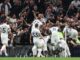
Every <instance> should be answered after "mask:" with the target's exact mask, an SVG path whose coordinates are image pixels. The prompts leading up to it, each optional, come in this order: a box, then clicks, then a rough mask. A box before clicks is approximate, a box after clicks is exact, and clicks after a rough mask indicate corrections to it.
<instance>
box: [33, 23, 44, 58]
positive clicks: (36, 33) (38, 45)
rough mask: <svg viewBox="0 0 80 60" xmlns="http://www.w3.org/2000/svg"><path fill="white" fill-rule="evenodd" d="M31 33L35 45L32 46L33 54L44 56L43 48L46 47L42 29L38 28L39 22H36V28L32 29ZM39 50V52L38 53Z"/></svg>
mask: <svg viewBox="0 0 80 60" xmlns="http://www.w3.org/2000/svg"><path fill="white" fill-rule="evenodd" d="M31 35H32V37H33V43H34V46H33V48H32V52H33V56H36V55H37V57H43V55H42V53H41V52H42V49H43V47H44V39H43V36H42V35H41V32H40V30H39V29H38V24H35V28H34V29H33V30H32V31H31ZM37 51H38V53H37Z"/></svg>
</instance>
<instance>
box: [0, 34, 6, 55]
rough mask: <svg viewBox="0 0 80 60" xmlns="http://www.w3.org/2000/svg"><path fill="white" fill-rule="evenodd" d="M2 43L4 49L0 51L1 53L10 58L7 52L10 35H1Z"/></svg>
mask: <svg viewBox="0 0 80 60" xmlns="http://www.w3.org/2000/svg"><path fill="white" fill-rule="evenodd" d="M1 42H2V44H3V45H2V47H1V49H0V52H1V53H2V52H3V53H4V54H5V56H8V54H7V51H6V47H7V45H8V35H1Z"/></svg>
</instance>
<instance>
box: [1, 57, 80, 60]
mask: <svg viewBox="0 0 80 60" xmlns="http://www.w3.org/2000/svg"><path fill="white" fill-rule="evenodd" d="M0 60H80V58H79V57H78V58H76V57H74V58H54V57H45V58H37V57H26V58H23V57H21V58H19V57H0Z"/></svg>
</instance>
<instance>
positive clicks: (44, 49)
mask: <svg viewBox="0 0 80 60" xmlns="http://www.w3.org/2000/svg"><path fill="white" fill-rule="evenodd" d="M44 40H45V41H44V47H43V54H44V55H45V56H47V55H48V49H47V42H48V40H49V36H46V37H44Z"/></svg>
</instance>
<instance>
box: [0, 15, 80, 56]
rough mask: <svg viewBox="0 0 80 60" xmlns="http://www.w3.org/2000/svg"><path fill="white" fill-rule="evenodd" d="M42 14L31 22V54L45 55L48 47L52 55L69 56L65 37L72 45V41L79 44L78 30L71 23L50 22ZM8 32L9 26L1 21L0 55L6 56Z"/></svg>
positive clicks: (9, 30) (9, 31) (9, 32)
mask: <svg viewBox="0 0 80 60" xmlns="http://www.w3.org/2000/svg"><path fill="white" fill-rule="evenodd" d="M42 16H43V15H42V14H38V17H37V18H36V19H35V20H34V21H33V22H32V26H31V37H32V38H33V44H34V45H33V47H32V53H33V56H37V57H45V56H47V54H48V49H50V51H52V54H54V56H56V55H58V56H59V57H69V56H71V53H70V50H69V47H68V44H67V39H68V40H69V41H68V42H69V43H71V44H73V45H75V43H74V41H75V42H76V43H77V44H80V42H79V40H78V31H77V30H76V29H75V28H74V27H73V26H72V25H71V24H68V23H61V22H59V21H56V23H52V22H51V21H50V20H48V21H47V20H46V19H45V18H44V17H42ZM71 22H72V21H69V23H71ZM8 34H11V29H10V26H9V25H8V24H7V22H6V21H3V23H1V24H0V37H1V42H2V44H3V45H2V47H1V49H0V55H1V54H2V53H4V54H5V56H8V54H7V51H6V47H7V46H8V41H9V38H8ZM48 41H50V42H49V44H50V47H48ZM30 42H31V39H30ZM42 52H43V53H42ZM49 53H50V52H49Z"/></svg>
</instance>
